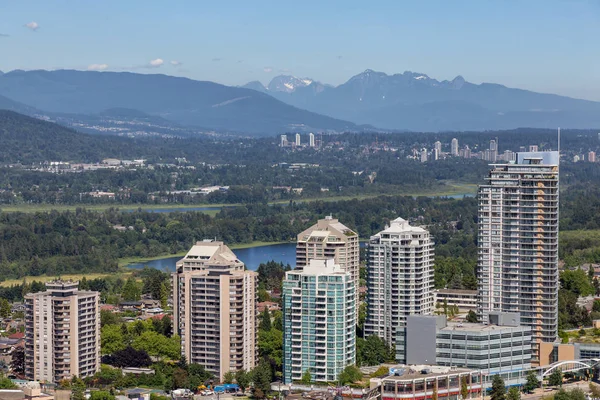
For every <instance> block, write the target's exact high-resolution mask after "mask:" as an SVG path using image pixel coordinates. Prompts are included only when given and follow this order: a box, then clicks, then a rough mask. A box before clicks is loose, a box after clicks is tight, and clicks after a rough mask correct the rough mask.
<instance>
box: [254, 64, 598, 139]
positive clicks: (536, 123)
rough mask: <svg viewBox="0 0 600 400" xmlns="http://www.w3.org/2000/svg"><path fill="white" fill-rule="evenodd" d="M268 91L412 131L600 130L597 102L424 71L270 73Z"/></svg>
mask: <svg viewBox="0 0 600 400" xmlns="http://www.w3.org/2000/svg"><path fill="white" fill-rule="evenodd" d="M244 87H246V88H250V89H253V90H257V91H261V92H263V93H268V94H270V95H271V96H273V97H275V98H277V99H279V100H281V101H283V102H285V103H288V104H290V105H293V106H295V107H298V108H302V109H306V110H309V111H313V112H319V113H322V114H325V115H329V116H331V117H334V118H339V119H343V120H348V121H351V122H354V123H356V124H371V125H374V126H377V127H378V128H384V129H392V130H393V129H408V130H413V131H443V130H485V129H512V128H517V127H536V128H555V127H557V126H568V127H574V128H597V127H600V103H598V102H593V101H587V100H578V99H573V98H569V97H565V96H558V95H553V94H542V93H536V92H532V91H527V90H521V89H513V88H508V87H506V86H503V85H498V84H493V83H482V84H473V83H470V82H467V81H466V80H465V79H464V78H463V77H462V76H457V77H456V78H454V79H453V80H451V81H448V80H444V81H438V80H436V79H433V78H431V77H429V76H428V75H426V74H424V73H417V72H410V71H407V72H404V73H402V74H394V75H388V74H385V73H383V72H376V71H373V70H366V71H364V72H362V73H360V74H358V75H355V76H353V77H352V78H350V79H349V80H348V81H347V82H345V83H343V84H341V85H339V86H332V85H326V84H323V83H321V82H318V81H316V80H314V79H311V78H297V77H294V76H289V75H281V76H277V77H275V78H274V79H273V80H272V81H271V83H269V84H268V85H267V86H266V87H265V86H263V85H262V84H260V82H250V83H248V84H247V85H244Z"/></svg>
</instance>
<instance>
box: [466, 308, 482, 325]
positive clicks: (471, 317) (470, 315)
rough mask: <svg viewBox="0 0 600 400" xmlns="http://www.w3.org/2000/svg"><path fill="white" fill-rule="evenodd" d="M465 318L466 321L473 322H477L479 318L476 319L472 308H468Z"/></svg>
mask: <svg viewBox="0 0 600 400" xmlns="http://www.w3.org/2000/svg"><path fill="white" fill-rule="evenodd" d="M466 320H467V322H471V323H474V324H476V323H477V322H479V320H478V319H477V314H475V311H473V310H469V313H468V314H467V318H466Z"/></svg>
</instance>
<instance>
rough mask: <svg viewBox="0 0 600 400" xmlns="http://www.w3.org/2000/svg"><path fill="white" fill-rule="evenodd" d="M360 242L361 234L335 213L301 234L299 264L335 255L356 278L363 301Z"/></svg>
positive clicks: (297, 264) (338, 262)
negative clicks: (334, 216) (359, 235)
mask: <svg viewBox="0 0 600 400" xmlns="http://www.w3.org/2000/svg"><path fill="white" fill-rule="evenodd" d="M359 246H360V244H359V242H358V234H357V233H356V232H354V231H353V230H352V229H350V228H348V227H347V226H346V225H344V224H342V223H341V222H339V221H338V220H337V219H335V218H332V217H331V216H328V217H325V219H320V220H319V221H317V223H316V224H315V225H313V226H311V227H310V228H308V229H307V230H305V231H304V232H302V233H301V234H299V235H298V242H297V244H296V268H303V267H305V266H307V265H309V264H310V260H313V259H329V258H332V259H334V261H335V264H337V265H339V266H340V267H342V269H343V270H344V271H346V272H348V273H350V276H351V278H352V281H353V282H354V290H355V299H356V301H355V304H357V305H358V304H359V299H358V286H359V275H360V254H359V252H360V247H359ZM358 308H359V307H358V306H357V307H356V312H357V313H358Z"/></svg>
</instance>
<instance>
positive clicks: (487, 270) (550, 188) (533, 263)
mask: <svg viewBox="0 0 600 400" xmlns="http://www.w3.org/2000/svg"><path fill="white" fill-rule="evenodd" d="M558 164H559V155H558V152H556V151H552V152H525V153H517V159H516V163H514V164H497V165H492V166H491V167H492V170H491V171H490V174H489V177H488V178H487V183H486V184H484V185H481V186H480V187H479V191H478V195H477V197H478V202H479V213H478V216H479V234H478V243H479V256H478V267H477V278H478V288H477V289H478V307H477V308H478V314H479V315H480V317H481V318H483V319H484V321H485V320H486V318H487V314H488V313H489V312H490V311H502V312H518V313H520V314H521V324H522V325H527V326H531V331H532V336H533V338H534V339H537V340H538V341H544V342H553V341H554V340H556V337H557V331H558V189H559V179H558V178H559V174H558V170H559V165H558ZM534 358H535V354H534ZM533 361H534V362H535V359H534V360H533Z"/></svg>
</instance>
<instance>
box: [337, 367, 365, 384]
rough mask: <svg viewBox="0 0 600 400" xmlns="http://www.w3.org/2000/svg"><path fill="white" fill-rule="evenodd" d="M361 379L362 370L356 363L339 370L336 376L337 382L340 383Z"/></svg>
mask: <svg viewBox="0 0 600 400" xmlns="http://www.w3.org/2000/svg"><path fill="white" fill-rule="evenodd" d="M361 379H362V372H360V369H358V367H357V366H356V365H348V366H347V367H346V368H344V369H343V371H342V372H340V375H339V376H338V382H339V383H340V385H342V386H343V385H346V384H348V383H354V382H358V381H360V380H361Z"/></svg>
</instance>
